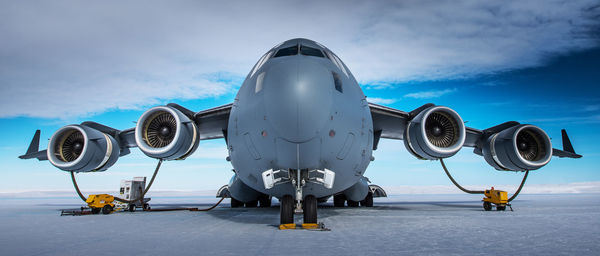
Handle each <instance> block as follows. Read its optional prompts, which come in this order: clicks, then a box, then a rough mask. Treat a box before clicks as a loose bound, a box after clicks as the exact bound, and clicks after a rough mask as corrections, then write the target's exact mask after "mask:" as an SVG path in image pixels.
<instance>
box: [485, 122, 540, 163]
mask: <svg viewBox="0 0 600 256" xmlns="http://www.w3.org/2000/svg"><path fill="white" fill-rule="evenodd" d="M483 157H484V158H485V160H486V161H487V162H488V164H490V165H491V166H493V167H494V168H496V169H497V170H504V171H527V170H537V169H539V168H540V167H542V166H544V165H546V164H547V163H548V162H550V158H552V143H551V142H550V138H549V137H548V135H547V134H546V132H544V130H542V129H540V128H539V127H537V126H534V125H530V124H522V125H517V126H513V127H511V128H508V129H505V130H503V131H501V132H498V133H496V134H494V135H492V136H490V137H489V138H488V139H487V141H486V143H485V145H484V147H483Z"/></svg>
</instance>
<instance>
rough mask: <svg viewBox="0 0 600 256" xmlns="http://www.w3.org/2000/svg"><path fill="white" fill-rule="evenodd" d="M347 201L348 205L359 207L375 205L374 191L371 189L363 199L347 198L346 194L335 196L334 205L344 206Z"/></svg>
mask: <svg viewBox="0 0 600 256" xmlns="http://www.w3.org/2000/svg"><path fill="white" fill-rule="evenodd" d="M346 202H347V203H348V207H358V206H359V205H360V206H364V207H373V192H371V191H369V193H368V194H367V196H366V197H365V199H363V200H362V201H352V200H347V199H346V196H345V195H344V194H339V195H335V196H333V206H335V207H344V205H345V204H346Z"/></svg>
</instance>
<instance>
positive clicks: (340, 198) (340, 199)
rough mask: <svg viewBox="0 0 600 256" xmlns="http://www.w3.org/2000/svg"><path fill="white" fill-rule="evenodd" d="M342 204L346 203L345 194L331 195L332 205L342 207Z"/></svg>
mask: <svg viewBox="0 0 600 256" xmlns="http://www.w3.org/2000/svg"><path fill="white" fill-rule="evenodd" d="M344 204H346V196H344V195H335V196H333V206H335V207H344Z"/></svg>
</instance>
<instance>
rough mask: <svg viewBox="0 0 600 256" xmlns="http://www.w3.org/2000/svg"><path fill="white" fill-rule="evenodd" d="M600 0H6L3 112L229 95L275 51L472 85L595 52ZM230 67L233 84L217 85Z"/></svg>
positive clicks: (81, 109)
mask: <svg viewBox="0 0 600 256" xmlns="http://www.w3.org/2000/svg"><path fill="white" fill-rule="evenodd" d="M594 6H597V1H595V0H580V1H544V2H543V4H541V3H540V2H538V1H486V2H483V1H468V0H464V1H435V2H428V1H401V2H391V1H328V2H321V1H315V2H306V1H303V2H292V1H289V2H284V1H267V2H261V3H257V2H248V1H239V2H230V1H226V2H223V1H221V2H216V3H206V2H197V1H182V2H176V3H175V2H159V1H156V2H154V1H143V2H141V1H140V2H122V1H115V2H112V3H107V2H106V1H102V2H77V1H52V2H27V1H11V2H5V3H3V4H2V8H0V45H2V47H0V56H1V58H0V87H1V89H2V93H1V94H0V109H1V110H0V117H12V116H23V115H25V116H35V117H49V118H53V117H65V116H81V115H86V114H90V113H97V112H103V111H105V110H106V109H135V108H141V107H147V106H148V105H153V104H157V103H158V102H161V101H165V100H169V99H192V98H207V97H216V96H221V95H230V94H231V93H232V92H234V87H235V85H239V79H242V78H243V77H244V76H245V75H246V74H247V73H248V71H249V70H250V68H251V67H252V65H253V64H254V62H256V60H257V59H258V58H259V57H260V56H261V54H263V53H264V52H265V51H266V50H268V49H269V48H270V47H272V46H274V45H275V44H277V43H279V42H281V41H284V40H286V39H290V38H294V37H307V38H311V39H314V40H316V41H318V42H321V43H322V44H324V45H326V46H328V47H329V48H331V49H332V50H333V51H335V52H336V53H337V54H338V55H339V56H340V57H341V58H342V59H343V60H344V61H345V62H346V64H347V65H348V66H349V67H350V68H351V70H352V72H353V73H354V75H355V76H356V77H357V79H358V80H360V81H361V82H363V83H369V82H372V83H373V84H377V85H379V86H380V87H385V85H389V84H390V82H393V81H414V80H433V79H448V78H462V77H469V76H473V75H478V74H487V73H494V72H501V71H506V70H513V69H519V68H525V67H532V66H537V65H542V64H543V63H544V61H545V60H546V59H547V58H548V57H552V56H556V55H563V54H568V53H570V52H572V51H578V50H584V49H588V48H591V47H594V46H597V45H598V40H597V39H598V38H597V32H596V33H594V31H597V28H598V24H599V23H600V21H599V20H598V19H597V16H598V13H599V12H600V10H599V9H600V8H595V7H594ZM222 72H228V73H227V76H229V77H232V78H234V79H236V82H233V83H232V82H227V81H222V80H219V79H217V80H215V79H213V78H212V77H211V76H210V74H219V73H222Z"/></svg>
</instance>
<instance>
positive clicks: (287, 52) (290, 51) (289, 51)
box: [273, 45, 298, 58]
mask: <svg viewBox="0 0 600 256" xmlns="http://www.w3.org/2000/svg"><path fill="white" fill-rule="evenodd" d="M296 54H298V45H294V46H291V47H287V48H283V49H279V51H277V53H276V54H275V56H273V58H277V57H282V56H291V55H296Z"/></svg>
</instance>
